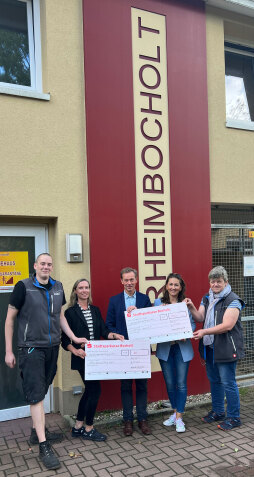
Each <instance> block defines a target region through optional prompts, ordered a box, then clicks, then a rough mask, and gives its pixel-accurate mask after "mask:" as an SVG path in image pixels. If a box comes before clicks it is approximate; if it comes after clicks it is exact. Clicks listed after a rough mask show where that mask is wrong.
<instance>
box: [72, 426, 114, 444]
mask: <svg viewBox="0 0 254 477" xmlns="http://www.w3.org/2000/svg"><path fill="white" fill-rule="evenodd" d="M71 434H72V437H82V439H86V440H88V441H97V442H102V441H105V440H106V439H107V436H105V434H101V433H100V432H99V431H97V430H96V429H95V428H93V429H92V430H91V431H89V432H87V431H86V429H85V427H84V426H82V427H81V428H80V429H75V427H73V428H72V431H71Z"/></svg>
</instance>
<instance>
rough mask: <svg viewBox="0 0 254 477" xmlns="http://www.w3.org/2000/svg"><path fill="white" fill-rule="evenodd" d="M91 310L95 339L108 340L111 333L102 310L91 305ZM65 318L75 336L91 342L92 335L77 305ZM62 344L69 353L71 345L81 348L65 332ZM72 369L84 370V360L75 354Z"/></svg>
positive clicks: (72, 307) (72, 357)
mask: <svg viewBox="0 0 254 477" xmlns="http://www.w3.org/2000/svg"><path fill="white" fill-rule="evenodd" d="M90 310H91V314H92V319H93V329H94V339H95V340H99V339H100V338H101V337H102V338H103V339H108V335H109V333H110V332H109V330H108V329H107V328H106V326H105V323H104V321H103V318H102V316H101V312H100V309H99V308H98V307H97V306H94V305H90ZM65 317H66V320H67V321H68V324H69V327H70V328H71V330H72V331H73V333H74V334H75V336H77V338H86V339H88V340H90V334H89V330H88V326H87V323H86V320H85V318H84V316H83V313H82V311H81V310H80V307H79V305H78V304H77V303H76V305H74V306H71V307H70V308H68V309H67V310H66V311H65ZM61 344H62V347H63V348H64V349H65V350H66V351H68V350H67V346H68V345H69V344H72V346H74V347H75V348H77V349H78V348H80V345H78V344H76V343H72V342H71V340H70V338H68V336H67V335H66V334H65V333H64V332H62V341H61ZM71 369H77V370H81V371H83V369H84V360H83V359H82V358H80V357H79V356H75V355H74V354H73V353H72V354H71Z"/></svg>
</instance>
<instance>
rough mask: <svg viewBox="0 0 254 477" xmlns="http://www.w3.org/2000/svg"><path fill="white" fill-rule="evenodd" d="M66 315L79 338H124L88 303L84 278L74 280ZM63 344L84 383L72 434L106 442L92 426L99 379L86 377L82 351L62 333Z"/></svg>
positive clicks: (102, 435)
mask: <svg viewBox="0 0 254 477" xmlns="http://www.w3.org/2000/svg"><path fill="white" fill-rule="evenodd" d="M65 317H66V319H67V322H68V324H69V327H70V328H71V330H72V331H73V332H74V333H75V335H76V336H78V337H85V338H86V339H87V340H99V339H100V338H101V337H102V338H104V339H110V340H114V339H120V340H123V339H124V337H123V336H122V335H119V334H117V333H111V332H109V330H108V329H107V328H106V326H105V323H104V321H103V318H102V316H101V312H100V309H99V308H98V307H97V306H94V305H92V303H91V297H90V283H89V281H88V280H87V279H86V278H81V279H79V280H77V281H76V282H75V283H74V285H73V287H72V292H71V296H70V302H69V307H68V308H67V310H66V311H65ZM62 347H63V348H64V349H65V350H66V351H70V352H71V353H72V355H71V369H75V370H77V371H78V372H79V374H80V377H81V379H82V381H83V382H84V385H85V391H84V394H83V395H82V397H81V399H80V402H79V407H78V413H77V419H76V423H75V426H74V427H73V428H72V437H82V438H83V439H87V440H92V441H105V440H106V438H107V436H106V435H105V434H101V433H100V432H99V431H97V430H96V429H95V428H94V427H93V421H94V415H95V412H96V408H97V404H98V401H99V397H100V394H101V385H100V381H90V380H89V381H86V380H85V375H84V357H85V352H84V350H83V349H82V348H81V347H80V346H79V345H76V344H75V343H74V342H71V340H70V339H69V338H68V336H67V335H66V334H65V333H62ZM84 419H85V424H84Z"/></svg>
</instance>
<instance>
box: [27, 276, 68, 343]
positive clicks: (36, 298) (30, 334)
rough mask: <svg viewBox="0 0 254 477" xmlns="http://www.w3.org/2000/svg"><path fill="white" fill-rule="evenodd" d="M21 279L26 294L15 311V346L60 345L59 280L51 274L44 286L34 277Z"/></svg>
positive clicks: (60, 304) (61, 297)
mask: <svg viewBox="0 0 254 477" xmlns="http://www.w3.org/2000/svg"><path fill="white" fill-rule="evenodd" d="M22 282H23V283H24V285H25V288H26V298H25V302H24V305H23V306H22V308H21V309H20V310H19V313H18V346H19V347H20V348H23V347H28V348H30V347H37V348H40V347H42V348H48V347H51V346H56V345H59V343H60V313H61V308H62V303H63V286H62V284H61V283H60V282H58V281H54V280H52V279H51V278H50V283H51V284H52V287H51V289H50V290H47V289H46V288H43V286H41V285H40V284H39V283H38V281H37V280H36V278H35V277H33V278H27V279H25V280H22Z"/></svg>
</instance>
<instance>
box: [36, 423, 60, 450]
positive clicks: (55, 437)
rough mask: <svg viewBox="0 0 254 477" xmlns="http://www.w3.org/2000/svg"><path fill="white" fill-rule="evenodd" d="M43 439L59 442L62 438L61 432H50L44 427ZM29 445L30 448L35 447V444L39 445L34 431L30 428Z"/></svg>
mask: <svg viewBox="0 0 254 477" xmlns="http://www.w3.org/2000/svg"><path fill="white" fill-rule="evenodd" d="M45 437H46V440H47V441H50V442H52V441H61V440H62V438H63V434H62V433H61V432H50V431H49V430H48V429H47V427H45ZM29 444H30V446H35V445H36V444H39V440H38V437H37V434H36V430H35V429H34V428H32V430H31V435H30V439H29Z"/></svg>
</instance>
